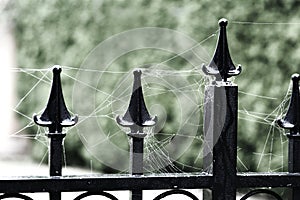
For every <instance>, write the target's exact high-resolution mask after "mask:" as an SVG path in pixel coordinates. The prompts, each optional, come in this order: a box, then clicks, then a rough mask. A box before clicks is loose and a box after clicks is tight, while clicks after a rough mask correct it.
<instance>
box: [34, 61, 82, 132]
mask: <svg viewBox="0 0 300 200" xmlns="http://www.w3.org/2000/svg"><path fill="white" fill-rule="evenodd" d="M61 71H62V69H61V67H60V66H59V65H55V66H54V67H53V70H52V72H53V81H52V88H51V93H50V97H49V100H48V104H47V107H46V109H45V110H44V112H43V113H42V115H41V116H37V115H34V116H33V119H34V122H35V123H36V124H38V125H40V126H45V127H48V128H49V132H50V134H51V133H61V132H62V128H63V127H69V126H73V125H75V124H76V123H77V121H78V117H77V115H76V116H74V117H71V115H70V113H69V111H68V109H67V107H66V104H65V101H64V97H63V93H62V88H61V80H60V73H61Z"/></svg>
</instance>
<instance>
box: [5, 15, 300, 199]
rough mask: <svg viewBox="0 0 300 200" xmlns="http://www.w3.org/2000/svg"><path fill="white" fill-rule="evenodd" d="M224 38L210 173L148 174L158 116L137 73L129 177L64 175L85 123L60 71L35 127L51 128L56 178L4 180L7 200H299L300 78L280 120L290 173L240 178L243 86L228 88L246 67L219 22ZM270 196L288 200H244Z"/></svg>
mask: <svg viewBox="0 0 300 200" xmlns="http://www.w3.org/2000/svg"><path fill="white" fill-rule="evenodd" d="M219 26H220V33H219V39H218V42H217V47H216V50H215V53H214V56H213V58H212V61H211V63H209V65H208V66H205V65H204V66H203V71H204V73H206V74H207V75H210V76H215V80H214V81H212V82H211V83H210V85H207V86H206V88H205V105H204V140H205V147H204V151H205V152H206V153H205V154H206V156H205V157H204V166H203V167H204V169H205V170H206V172H205V173H204V172H201V173H200V172H199V173H192V174H188V173H181V174H177V173H176V174H173V173H170V174H149V175H143V145H144V141H143V140H144V137H145V133H144V132H143V128H144V127H149V126H154V125H155V123H156V121H157V118H156V117H155V116H154V117H151V116H150V115H149V112H148V111H147V107H146V104H145V102H144V97H143V91H142V85H141V71H139V70H137V71H135V72H134V83H133V92H132V95H131V100H130V103H129V107H128V110H127V111H126V112H125V114H124V116H118V117H117V118H116V122H117V123H118V124H119V125H121V126H124V127H129V128H130V130H131V131H130V133H129V134H128V137H130V140H131V144H130V174H121V175H120V174H115V175H100V174H99V175H93V176H91V175H86V176H76V175H74V176H63V175H62V162H63V161H62V154H63V148H62V146H63V139H64V137H65V134H64V133H63V132H62V129H63V127H69V126H74V125H75V124H76V123H77V121H78V117H77V116H74V117H72V116H71V115H70V113H69V111H68V110H67V107H66V105H65V102H64V97H63V93H62V87H61V80H60V73H61V70H62V69H61V68H60V67H59V66H55V67H54V68H53V82H52V89H51V93H50V97H49V100H48V104H47V106H46V109H45V110H44V112H43V113H42V115H41V116H37V115H35V116H34V121H35V122H36V124H38V125H40V126H44V127H48V129H49V133H48V135H47V136H48V137H49V140H50V145H49V152H50V153H49V171H50V173H49V174H50V176H49V177H47V176H45V177H41V176H36V177H35V176H30V177H27V176H21V177H0V193H3V195H1V196H0V199H6V198H12V197H14V198H19V199H25V200H28V199H30V200H31V198H30V197H28V196H26V195H25V194H20V193H32V192H47V193H49V199H51V200H60V199H61V193H62V192H78V191H82V192H85V193H83V194H81V195H79V196H78V197H76V198H75V200H79V199H83V198H85V197H88V196H93V195H99V196H105V197H107V198H108V199H113V200H115V199H117V198H116V197H114V196H113V195H112V194H109V193H107V192H104V191H114V190H130V191H131V199H132V200H141V199H142V198H143V197H142V191H143V190H156V189H168V190H169V191H167V192H164V193H162V194H160V195H158V196H157V197H155V198H154V200H159V199H163V198H164V197H166V196H169V195H173V194H182V195H185V196H187V197H189V198H190V199H194V200H197V199H198V198H197V197H196V196H195V195H193V194H192V193H190V192H188V191H186V190H184V189H200V188H208V189H211V191H212V199H213V200H233V199H236V190H237V188H252V187H256V188H259V187H287V188H292V193H293V194H292V199H293V200H299V199H300V159H299V158H298V156H299V155H300V95H299V80H300V78H299V75H298V74H294V75H293V76H292V82H293V90H292V95H291V100H290V105H289V109H288V112H287V114H286V117H284V118H283V119H278V120H277V123H278V125H279V126H281V127H283V128H285V129H288V130H289V133H288V134H287V136H288V139H289V152H288V155H289V162H288V165H289V170H288V172H281V173H255V172H253V173H237V171H236V162H237V124H238V120H237V119H238V118H237V116H238V115H237V111H238V108H237V106H238V86H237V85H235V84H234V83H232V82H230V81H228V79H229V78H230V77H232V76H237V75H239V74H240V73H241V66H238V67H237V68H236V67H235V66H234V64H233V62H232V60H231V57H230V54H229V49H228V44H227V36H226V27H227V20H225V19H221V20H220V21H219ZM260 193H264V194H267V195H270V196H273V197H274V198H275V199H282V198H281V197H280V196H279V195H278V194H276V193H275V192H273V191H271V190H265V189H258V190H252V191H250V192H249V193H248V194H246V195H244V197H242V199H241V200H246V199H248V198H249V197H250V196H253V195H256V194H260Z"/></svg>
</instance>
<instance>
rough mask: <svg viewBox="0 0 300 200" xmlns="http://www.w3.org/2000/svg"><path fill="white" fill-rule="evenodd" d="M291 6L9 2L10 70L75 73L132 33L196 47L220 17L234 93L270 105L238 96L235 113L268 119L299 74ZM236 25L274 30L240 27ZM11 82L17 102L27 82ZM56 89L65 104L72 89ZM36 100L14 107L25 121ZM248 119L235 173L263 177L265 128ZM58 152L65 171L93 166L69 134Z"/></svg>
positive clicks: (188, 1) (275, 163) (295, 8)
mask: <svg viewBox="0 0 300 200" xmlns="http://www.w3.org/2000/svg"><path fill="white" fill-rule="evenodd" d="M299 5H300V2H299V1H297V0H288V1H284V0H275V1H274V0H264V1H230V0H216V1H209V0H202V1H193V0H183V1H173V0H156V1H148V0H143V1H133V0H132V1H125V0H118V1H111V0H98V1H96V0H94V1H92V0H91V1H61V0H52V1H33V0H27V1H22V0H16V1H11V4H10V5H9V7H8V8H7V11H8V13H9V15H10V16H11V17H12V19H13V23H14V32H15V36H16V41H17V50H18V52H17V53H18V57H17V58H18V65H19V66H20V67H23V68H47V67H50V66H52V65H54V64H60V65H65V66H74V67H79V66H80V65H81V64H82V62H83V61H84V59H85V58H86V56H87V55H88V53H89V52H90V51H91V50H92V49H93V48H94V47H95V46H96V45H97V44H99V43H100V42H101V41H103V40H105V39H107V38H108V37H110V36H112V35H114V34H118V33H120V32H123V31H126V30H129V29H133V28H140V27H163V28H170V29H174V30H177V31H179V32H182V33H185V34H187V35H188V36H190V37H191V38H194V39H195V40H196V41H202V40H203V39H205V38H207V37H208V36H210V35H211V34H212V33H214V32H215V31H216V30H217V29H218V25H217V21H218V20H219V19H220V18H222V17H225V18H227V19H228V20H229V25H228V41H229V46H230V52H231V56H232V59H233V60H234V62H235V63H236V64H238V63H240V64H242V65H243V72H242V74H241V75H240V76H238V77H237V78H236V79H235V83H237V84H238V85H239V90H240V91H242V92H246V93H251V94H257V95H260V96H268V97H274V98H276V99H275V100H270V99H264V98H259V97H256V96H251V95H246V94H244V93H240V96H239V109H240V110H242V111H243V110H247V111H252V112H258V113H271V112H272V110H274V109H275V108H276V107H277V106H278V105H279V104H280V103H281V101H282V100H283V98H284V95H285V93H286V91H287V88H288V85H289V78H290V75H291V74H292V73H295V72H297V71H298V72H299V66H300V56H299V52H300V42H299V41H298V37H299V35H300V24H293V23H299V22H300V9H299ZM238 21H242V22H274V24H252V23H245V24H243V23H238ZM280 22H288V23H291V24H280ZM276 23H279V24H276ZM215 43H216V37H214V38H212V39H210V40H208V41H207V42H206V43H205V48H206V50H207V51H208V52H209V54H210V55H212V54H213V51H214V48H215ZM144 55H145V54H144ZM154 55H157V54H154ZM157 56H159V55H157ZM141 58H145V59H146V58H147V56H144V57H143V55H142V54H140V55H139V54H137V57H136V58H134V56H129V58H128V59H131V61H130V62H129V61H128V60H126V59H125V60H123V61H119V62H120V65H124V66H127V67H128V65H130V63H132V62H134V61H132V59H141ZM153 60H155V58H154V59H153ZM149 61H151V59H149ZM126 62H129V63H127V64H126ZM181 62H182V61H181V60H178V62H177V64H176V63H175V65H180V64H181ZM199 68H200V66H199ZM73 76H75V74H73ZM19 81H20V83H21V82H22V83H23V82H24V83H26V84H19V88H18V90H19V96H20V97H23V96H24V95H25V94H26V91H28V89H29V88H31V87H32V86H33V85H34V83H35V82H34V81H32V80H31V79H30V78H29V77H20V79H19ZM63 81H64V88H67V89H66V91H65V98H66V101H67V104H68V102H71V99H70V98H71V93H72V89H71V88H72V85H71V84H72V83H71V82H68V81H67V80H66V79H63ZM48 88H49V85H45V86H43V87H41V88H40V89H39V91H42V90H43V91H48ZM44 98H45V97H44V96H43V95H40V96H39V97H38V98H33V97H32V100H31V104H28V105H23V106H22V107H20V109H21V111H22V112H23V113H26V114H27V115H29V116H30V115H31V113H33V112H34V111H36V110H38V109H42V108H43V106H44V104H45V101H44V100H43V99H44ZM168 112H172V111H170V110H168ZM172 115H176V112H175V113H173V114H170V117H171V118H170V119H169V120H171V119H172ZM173 117H174V116H173ZM244 118H247V119H248V120H244ZM274 118H275V116H274ZM249 119H252V118H251V117H250V118H249V116H245V115H243V114H241V118H240V120H239V127H238V128H239V131H238V140H239V141H238V145H239V151H238V155H239V159H240V160H241V161H242V162H243V164H244V165H245V166H246V167H247V169H245V168H244V167H243V166H242V165H241V163H240V162H239V163H238V164H239V170H240V171H257V170H259V171H265V170H270V167H269V164H270V162H269V157H268V156H267V157H266V159H263V161H262V164H261V165H260V166H259V168H257V166H258V162H259V158H260V155H259V154H256V153H259V152H260V153H261V152H262V151H263V148H264V145H265V141H266V138H267V137H268V131H269V128H270V126H268V125H265V124H261V123H256V122H253V121H251V120H249ZM166 129H168V128H167V127H166ZM280 134H281V133H275V135H274V136H271V137H272V139H273V140H268V143H267V144H266V150H265V152H264V153H266V154H268V153H269V152H271V153H272V154H274V155H276V154H281V152H282V148H283V149H284V150H283V152H286V142H284V141H285V140H286V139H282V138H285V136H284V135H280ZM271 141H272V142H273V146H272V144H271ZM126 142H127V141H126ZM65 144H66V151H67V154H68V155H70V156H69V157H68V158H69V159H68V160H67V164H68V165H72V164H74V165H80V166H86V167H88V166H89V165H90V160H91V159H93V158H90V155H89V152H88V151H87V150H86V149H85V147H84V146H83V145H82V143H81V140H80V138H79V137H78V136H77V135H76V134H75V135H72V136H71V135H68V136H67V139H66V140H65ZM198 146H199V144H198V143H197V141H195V144H194V145H193V146H192V147H191V149H190V151H189V152H190V155H189V156H185V157H183V158H181V161H182V162H183V163H186V164H187V165H193V164H194V163H193V162H194V158H193V157H194V156H197V155H198V149H199V147H198ZM271 146H272V148H273V149H271ZM39 148H42V147H41V146H39V145H38V144H36V145H35V147H34V148H33V151H34V152H35V153H34V156H36V157H37V159H38V160H40V159H41V157H42V155H43V153H40V154H39V153H38V152H43V151H41V150H40V149H39ZM284 158H286V155H284ZM271 164H272V167H271V170H272V169H276V168H277V167H280V166H282V159H281V158H279V159H277V158H276V157H273V158H272V162H271ZM284 164H285V165H284V169H282V168H281V169H280V170H286V167H287V166H286V163H284ZM93 165H94V168H96V169H98V170H99V171H103V172H111V171H113V169H110V168H108V167H107V166H105V165H103V164H101V163H99V162H97V161H96V160H95V161H94V162H93ZM186 170H192V169H188V168H187V169H186Z"/></svg>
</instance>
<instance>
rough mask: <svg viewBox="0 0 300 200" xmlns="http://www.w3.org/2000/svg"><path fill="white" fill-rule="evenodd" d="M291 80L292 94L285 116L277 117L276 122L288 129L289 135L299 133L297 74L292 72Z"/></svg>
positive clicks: (299, 95) (299, 100) (299, 113)
mask: <svg viewBox="0 0 300 200" xmlns="http://www.w3.org/2000/svg"><path fill="white" fill-rule="evenodd" d="M291 80H292V95H291V99H290V103H289V107H288V111H287V113H286V116H285V117H284V118H281V119H277V120H276V123H277V124H278V125H279V126H280V127H282V128H284V129H289V130H290V133H288V135H289V136H293V135H299V134H300V92H299V80H300V76H299V74H293V75H292V76H291Z"/></svg>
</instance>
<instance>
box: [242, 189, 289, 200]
mask: <svg viewBox="0 0 300 200" xmlns="http://www.w3.org/2000/svg"><path fill="white" fill-rule="evenodd" d="M257 194H267V195H270V196H272V197H274V198H275V199H277V200H283V199H282V198H281V197H280V196H279V195H278V194H277V193H276V192H273V191H272V190H266V189H257V190H252V191H250V192H248V193H247V194H245V195H244V196H243V197H242V198H241V199H240V200H246V199H248V198H249V197H252V196H254V195H257Z"/></svg>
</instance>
